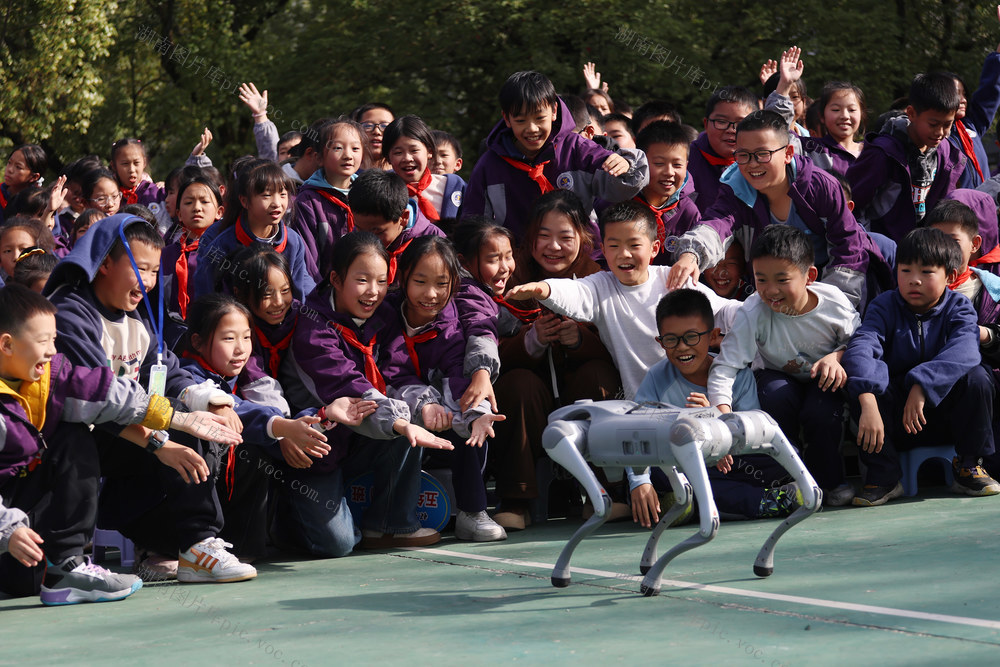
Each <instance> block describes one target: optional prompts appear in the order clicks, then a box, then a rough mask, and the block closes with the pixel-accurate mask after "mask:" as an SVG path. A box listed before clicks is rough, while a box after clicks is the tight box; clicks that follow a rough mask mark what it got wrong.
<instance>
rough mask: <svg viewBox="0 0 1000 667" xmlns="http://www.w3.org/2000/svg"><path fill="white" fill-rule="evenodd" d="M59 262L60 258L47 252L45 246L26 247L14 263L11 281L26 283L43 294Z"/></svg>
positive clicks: (29, 287)
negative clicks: (43, 289)
mask: <svg viewBox="0 0 1000 667" xmlns="http://www.w3.org/2000/svg"><path fill="white" fill-rule="evenodd" d="M58 263H59V258H58V257H56V256H55V255H54V254H52V253H51V252H45V250H44V249H43V248H39V247H37V246H34V247H31V248H26V249H25V250H23V251H21V254H20V256H19V257H18V258H17V262H16V263H15V264H14V273H13V274H12V275H11V277H10V282H11V283H17V284H19V285H24V286H25V287H27V288H28V289H30V290H32V291H34V292H38V293H39V294H41V293H42V288H43V287H45V283H46V282H47V281H48V279H49V275H50V274H51V273H52V269H54V268H56V264H58Z"/></svg>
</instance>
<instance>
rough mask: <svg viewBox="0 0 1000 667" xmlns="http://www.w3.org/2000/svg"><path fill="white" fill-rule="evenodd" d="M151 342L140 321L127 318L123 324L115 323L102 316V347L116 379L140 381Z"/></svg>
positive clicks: (122, 321) (123, 320)
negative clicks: (143, 363) (140, 371)
mask: <svg viewBox="0 0 1000 667" xmlns="http://www.w3.org/2000/svg"><path fill="white" fill-rule="evenodd" d="M149 341H150V338H149V331H147V330H146V327H145V326H144V325H143V323H142V322H141V321H139V320H138V319H136V318H134V317H128V316H125V317H123V318H122V320H121V322H113V321H111V320H109V319H108V318H106V317H104V316H103V315H101V347H102V348H104V353H105V354H107V355H108V366H110V367H111V370H112V371H114V373H115V376H116V377H126V378H129V379H130V380H135V381H136V382H138V381H139V367H140V366H142V361H143V359H145V358H146V352H147V351H149Z"/></svg>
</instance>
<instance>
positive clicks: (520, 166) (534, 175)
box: [500, 155, 556, 195]
mask: <svg viewBox="0 0 1000 667" xmlns="http://www.w3.org/2000/svg"><path fill="white" fill-rule="evenodd" d="M500 157H502V158H503V159H504V162H506V163H507V164H509V165H510V166H512V167H514V169H517V170H519V171H524V172H527V174H528V178H530V179H531V180H533V181H534V182H535V183H537V184H538V187H539V188H541V189H542V194H543V195H544V194H545V193H546V192H552V191H553V190H555V189H556V188H555V186H554V185H552V183H551V182H550V181H549V179H547V178H546V177H545V174H544V173H542V170H543V169H544V168H545V165H547V164H548V163H549V160H546V161H545V162H539V163H538V164H536V165H534V166H532V165H527V164H525V163H524V162H521V161H519V160H514V159H513V158H509V157H507V156H506V155H501V156H500Z"/></svg>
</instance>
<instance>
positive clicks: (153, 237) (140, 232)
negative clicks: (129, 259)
mask: <svg viewBox="0 0 1000 667" xmlns="http://www.w3.org/2000/svg"><path fill="white" fill-rule="evenodd" d="M125 225H126V226H125V240H126V241H128V244H129V247H133V246H135V244H136V243H145V244H146V245H148V246H150V247H152V248H156V249H157V250H163V246H164V243H163V237H162V236H160V232H159V230H158V229H157V228H156V226H155V225H151V224H149V223H148V222H146V221H145V220H143V219H142V218H139V217H136V218H133V219H132V220H130V221H129V222H127V223H125ZM123 252H125V246H124V245H122V240H121V239H120V238H118V239H115V244H114V245H113V246H111V251H110V252H108V257H110V258H111V259H113V260H117V259H118V258H119V257H121V255H122V253H123Z"/></svg>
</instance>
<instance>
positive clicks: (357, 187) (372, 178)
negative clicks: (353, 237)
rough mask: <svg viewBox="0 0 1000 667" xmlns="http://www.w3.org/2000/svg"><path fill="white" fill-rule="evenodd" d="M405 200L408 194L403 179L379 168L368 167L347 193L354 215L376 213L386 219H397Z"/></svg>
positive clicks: (407, 198) (407, 199) (404, 208)
mask: <svg viewBox="0 0 1000 667" xmlns="http://www.w3.org/2000/svg"><path fill="white" fill-rule="evenodd" d="M407 201H409V194H408V193H407V190H406V183H404V182H403V179H402V178H400V177H399V176H398V175H397V174H396V173H395V172H392V171H382V170H381V169H369V170H367V171H365V172H364V173H363V174H361V175H360V176H358V177H357V178H356V179H355V180H354V183H353V184H352V185H351V189H350V191H349V192H348V195H347V202H348V204H349V205H350V207H351V211H352V212H353V213H354V214H355V215H358V214H361V215H377V216H380V217H381V218H382V219H383V220H386V221H396V220H399V218H400V216H402V215H403V211H405V210H406V203H407Z"/></svg>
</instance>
